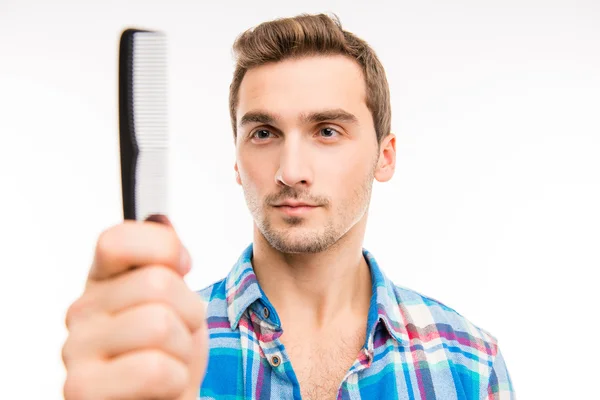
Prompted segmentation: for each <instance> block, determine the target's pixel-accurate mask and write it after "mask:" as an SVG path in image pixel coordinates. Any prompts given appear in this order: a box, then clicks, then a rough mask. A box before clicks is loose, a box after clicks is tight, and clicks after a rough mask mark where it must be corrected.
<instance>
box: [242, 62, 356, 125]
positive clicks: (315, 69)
mask: <svg viewBox="0 0 600 400" xmlns="http://www.w3.org/2000/svg"><path fill="white" fill-rule="evenodd" d="M339 108H341V109H344V110H347V111H349V112H351V113H353V114H355V115H356V116H357V117H359V119H360V118H361V116H363V117H364V114H365V112H366V113H368V109H367V107H366V86H365V80H364V76H363V73H362V69H361V67H360V65H359V64H358V63H357V62H356V61H354V60H352V59H350V58H349V57H346V56H342V55H333V56H309V57H302V58H298V59H287V60H284V61H280V62H277V63H268V64H265V65H261V66H259V67H255V68H252V69H250V70H248V71H247V72H246V75H245V76H244V79H243V80H242V83H241V85H240V90H239V93H238V110H237V118H238V121H239V118H240V117H241V116H242V115H243V114H244V113H245V112H247V111H249V110H258V109H260V110H268V111H270V112H273V113H277V114H279V115H282V116H283V117H284V118H285V117H287V116H289V117H292V116H296V115H299V114H301V113H305V112H307V111H313V110H322V109H339Z"/></svg>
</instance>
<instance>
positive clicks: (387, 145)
mask: <svg viewBox="0 0 600 400" xmlns="http://www.w3.org/2000/svg"><path fill="white" fill-rule="evenodd" d="M395 170H396V135H394V134H393V133H390V134H389V135H387V136H386V137H385V138H384V139H383V141H382V142H381V147H380V149H379V161H377V168H376V169H375V179H377V181H378V182H387V181H389V180H390V179H392V176H394V171H395Z"/></svg>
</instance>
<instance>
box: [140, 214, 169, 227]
mask: <svg viewBox="0 0 600 400" xmlns="http://www.w3.org/2000/svg"><path fill="white" fill-rule="evenodd" d="M145 221H151V222H158V223H159V224H163V225H166V226H169V227H171V228H172V227H173V224H172V223H171V220H170V219H169V217H167V216H166V215H162V214H152V215H149V216H148V217H146V219H145Z"/></svg>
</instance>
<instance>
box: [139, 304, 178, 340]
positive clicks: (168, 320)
mask: <svg viewBox="0 0 600 400" xmlns="http://www.w3.org/2000/svg"><path fill="white" fill-rule="evenodd" d="M148 312H149V313H150V316H149V317H150V318H149V323H148V324H147V325H146V326H147V330H148V332H149V335H150V338H151V341H152V343H153V344H154V345H157V346H160V345H162V344H164V343H166V342H167V341H168V340H169V338H170V336H171V334H172V332H173V331H174V329H175V324H176V321H175V316H174V315H173V312H172V311H171V310H169V309H168V308H167V307H166V306H164V305H159V304H157V305H155V306H152V307H151V308H150V309H149V310H148Z"/></svg>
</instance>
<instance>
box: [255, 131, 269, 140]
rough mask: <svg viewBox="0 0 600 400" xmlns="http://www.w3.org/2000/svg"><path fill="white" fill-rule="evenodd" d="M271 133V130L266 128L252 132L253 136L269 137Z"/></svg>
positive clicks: (258, 137) (259, 137)
mask: <svg viewBox="0 0 600 400" xmlns="http://www.w3.org/2000/svg"><path fill="white" fill-rule="evenodd" d="M270 134H271V132H269V131H268V130H266V129H259V130H257V131H254V133H252V138H256V139H268V138H269V135H270Z"/></svg>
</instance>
